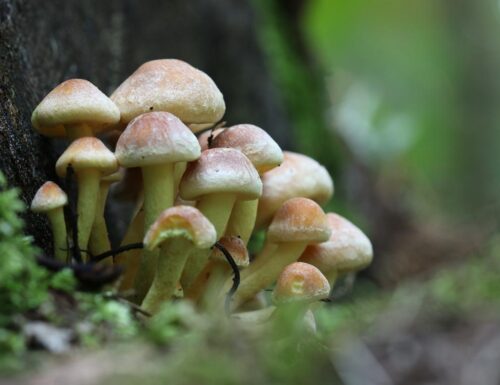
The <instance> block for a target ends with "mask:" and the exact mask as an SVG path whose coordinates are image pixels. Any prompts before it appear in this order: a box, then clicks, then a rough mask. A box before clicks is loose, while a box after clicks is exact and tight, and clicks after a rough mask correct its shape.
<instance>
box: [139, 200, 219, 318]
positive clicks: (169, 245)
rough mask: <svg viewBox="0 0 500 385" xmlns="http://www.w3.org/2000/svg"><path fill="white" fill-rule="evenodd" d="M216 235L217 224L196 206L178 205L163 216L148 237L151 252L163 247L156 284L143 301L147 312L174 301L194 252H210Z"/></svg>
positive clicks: (156, 222)
mask: <svg viewBox="0 0 500 385" xmlns="http://www.w3.org/2000/svg"><path fill="white" fill-rule="evenodd" d="M215 235H216V233H215V229H214V227H213V225H212V224H211V223H210V222H209V221H208V219H207V218H205V217H204V216H203V214H202V213H201V212H200V211H199V210H197V209H195V208H194V207H190V206H176V207H171V208H169V209H167V210H165V211H163V212H162V213H161V215H160V216H159V217H158V219H157V220H156V221H155V222H154V223H153V225H152V226H151V228H150V229H149V230H148V232H147V233H146V236H145V237H144V246H145V247H146V248H147V249H148V250H154V249H155V248H157V247H159V248H161V252H160V257H159V258H158V266H157V268H156V274H155V276H154V280H153V283H152V285H151V288H150V289H149V291H148V293H147V295H146V297H145V298H144V301H143V302H142V308H143V309H144V310H146V311H148V312H150V313H151V314H155V313H156V312H157V311H158V309H159V308H160V306H161V304H162V303H163V302H165V301H168V300H170V299H171V297H172V296H173V295H174V293H175V291H176V288H177V283H178V281H179V278H180V276H181V273H182V269H183V268H184V264H185V263H186V260H187V258H188V255H189V253H190V251H191V250H193V249H210V247H212V246H213V244H214V243H215Z"/></svg>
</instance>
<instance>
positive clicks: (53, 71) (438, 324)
mask: <svg viewBox="0 0 500 385" xmlns="http://www.w3.org/2000/svg"><path fill="white" fill-rule="evenodd" d="M0 37H1V38H0V52H1V53H2V55H0V128H1V131H0V134H1V135H0V148H1V149H2V154H1V156H0V169H1V170H2V171H3V172H4V173H5V174H6V176H7V178H8V180H9V183H10V184H11V185H13V186H16V187H19V188H20V189H21V191H22V198H23V200H24V201H25V202H26V203H28V202H29V201H30V200H31V198H32V197H33V195H34V192H35V191H36V189H37V188H38V186H40V185H41V184H42V182H43V181H44V180H47V179H55V178H56V176H55V175H54V170H53V164H54V163H55V160H56V159H57V157H58V155H59V154H60V153H61V152H62V149H63V148H64V145H65V144H64V143H57V142H54V141H52V140H48V139H45V138H42V137H40V136H39V135H37V134H35V133H34V132H33V130H32V128H31V124H30V115H31V111H32V110H33V108H34V107H35V106H36V105H37V104H38V102H39V101H40V100H41V98H42V97H43V96H44V95H45V94H47V92H49V91H50V90H51V89H52V88H53V87H54V86H56V85H57V84H58V83H60V82H62V81H63V80H65V79H68V78H71V77H81V78H86V79H89V80H90V81H92V82H93V83H94V84H96V85H97V86H98V87H99V88H100V89H102V90H103V91H105V92H107V93H108V94H110V93H111V92H112V91H113V90H114V89H115V88H116V87H117V86H118V85H119V84H120V83H121V82H122V81H123V80H124V79H125V78H126V77H127V76H129V75H130V74H131V73H132V72H133V71H134V70H135V69H136V68H137V67H138V66H139V65H141V64H142V63H143V62H145V61H147V60H151V59H157V58H179V59H183V60H185V61H187V62H189V63H191V64H192V65H194V66H195V67H198V68H200V69H202V70H204V71H205V72H207V73H208V74H209V75H210V76H211V77H212V78H213V79H214V80H215V82H216V83H217V85H218V86H219V87H220V89H221V91H222V92H223V94H224V97H225V100H226V104H227V108H228V109H227V114H226V116H225V120H226V121H227V123H228V124H230V125H232V124H237V123H254V124H257V125H259V126H261V127H262V128H264V129H265V130H267V131H268V132H269V133H271V135H272V136H273V137H274V138H275V139H276V140H277V141H278V142H279V143H280V145H281V146H282V147H283V148H284V149H287V150H293V151H298V152H302V153H305V154H307V155H309V156H311V157H313V158H315V159H317V160H318V161H319V162H320V163H322V164H324V165H325V166H326V167H327V168H328V170H329V172H330V173H331V175H332V177H333V179H334V181H335V189H336V191H335V196H334V198H333V199H332V201H331V202H330V203H329V204H328V206H327V210H329V211H336V212H338V213H340V214H342V215H344V216H346V217H347V218H349V219H351V220H352V221H353V222H354V223H355V224H357V225H358V226H359V227H361V228H362V229H363V230H364V231H365V232H366V233H367V234H368V236H369V237H370V239H371V240H372V242H373V245H374V251H375V257H374V261H373V264H372V266H371V267H370V268H369V269H367V270H366V271H365V272H363V273H362V274H361V275H360V276H359V277H358V280H357V282H356V285H355V288H354V291H353V292H352V293H351V294H349V295H347V296H345V297H343V298H342V299H339V300H338V301H337V302H336V303H334V304H333V305H332V307H331V308H330V307H327V308H326V310H325V311H324V312H321V313H320V314H319V316H318V321H319V324H320V326H321V327H323V328H324V330H330V331H331V330H337V329H336V328H343V327H345V325H346V324H356V325H357V326H356V327H359V329H360V330H361V332H360V334H359V336H358V335H356V336H354V335H353V334H352V333H353V330H349V331H348V333H347V334H348V335H350V336H351V337H350V338H347V342H345V345H344V346H346V347H347V348H346V349H345V350H343V351H342V352H341V354H337V353H336V354H335V357H334V358H332V362H334V366H335V371H336V373H337V374H338V373H340V377H339V378H340V379H341V380H342V381H343V383H348V384H368V383H376V384H386V383H402V384H413V383H427V384H437V383H440V384H441V383H450V384H459V383H460V384H462V383H463V384H471V383H476V384H481V385H488V384H497V383H500V373H499V369H498V368H497V366H498V365H497V364H498V362H499V360H500V328H499V326H498V325H499V320H500V311H499V310H500V307H499V302H500V301H499V299H500V278H499V277H500V275H499V274H500V247H499V245H500V238H498V236H497V233H498V218H499V214H500V200H499V196H500V167H499V166H500V108H498V106H499V105H500V76H499V74H500V2H499V1H498V0H482V1H474V0H419V1H398V0H380V1H367V0H349V1H345V0H245V1H243V0H242V1H231V0H190V1H185V0H171V1H160V0H144V1H140V2H139V1H132V0H123V1H119V0H111V1H107V2H103V1H98V0H89V1H85V2H81V1H76V0H70V1H62V0H57V1H51V2H46V3H44V5H43V7H42V6H40V5H39V4H37V3H35V2H28V1H23V0H0ZM107 215H108V216H109V218H110V220H112V221H113V224H114V226H113V229H114V230H116V234H114V236H115V238H116V239H119V236H120V234H121V233H122V232H123V230H124V228H125V226H126V223H127V219H128V218H127V217H126V215H125V216H124V215H123V206H118V207H117V206H111V207H109V208H108V213H107ZM25 219H26V225H27V231H28V233H30V234H31V235H33V236H34V239H35V240H36V243H37V245H39V246H40V247H41V248H42V249H43V250H45V251H46V252H47V253H50V247H51V246H50V244H51V238H50V234H49V233H48V230H47V229H48V226H47V222H46V221H45V219H43V218H42V217H41V216H37V215H33V214H31V213H27V214H26V218H25ZM366 325H369V326H366ZM363 326H366V328H364V327H363ZM193 357H194V356H193ZM188 362H189V361H188ZM321 370H322V369H321ZM321 370H320V372H321ZM320 374H321V373H320ZM214 375H215V374H214Z"/></svg>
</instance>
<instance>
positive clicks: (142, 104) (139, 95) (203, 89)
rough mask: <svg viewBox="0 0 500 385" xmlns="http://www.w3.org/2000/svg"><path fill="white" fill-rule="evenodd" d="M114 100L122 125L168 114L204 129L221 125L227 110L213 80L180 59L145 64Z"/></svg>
mask: <svg viewBox="0 0 500 385" xmlns="http://www.w3.org/2000/svg"><path fill="white" fill-rule="evenodd" d="M111 100H113V101H114V102H115V103H116V105H117V106H118V108H119V109H120V112H121V120H122V123H128V122H130V121H131V120H132V119H133V118H135V117H136V116H138V115H140V114H142V113H144V112H148V111H167V112H171V113H172V114H174V115H176V116H177V117H179V119H181V120H182V121H183V122H184V123H185V124H194V125H193V127H204V126H205V124H214V123H216V122H218V121H219V120H220V119H221V118H222V116H223V115H224V112H225V110H226V105H225V103H224V98H223V96H222V93H221V92H220V91H219V89H218V88H217V86H216V85H215V83H214V82H213V80H212V79H211V78H210V77H209V76H208V75H207V74H205V73H204V72H202V71H200V70H198V69H196V68H194V67H193V66H191V65H189V64H188V63H186V62H183V61H181V60H176V59H161V60H152V61H149V62H147V63H144V64H143V65H141V66H140V67H139V68H138V69H137V70H136V71H135V72H134V73H133V74H132V75H130V77H129V78H128V79H126V80H125V81H124V82H123V83H122V84H121V85H120V86H119V87H118V88H117V89H116V90H115V92H113V94H112V95H111ZM195 129H196V128H195ZM195 132H196V131H195Z"/></svg>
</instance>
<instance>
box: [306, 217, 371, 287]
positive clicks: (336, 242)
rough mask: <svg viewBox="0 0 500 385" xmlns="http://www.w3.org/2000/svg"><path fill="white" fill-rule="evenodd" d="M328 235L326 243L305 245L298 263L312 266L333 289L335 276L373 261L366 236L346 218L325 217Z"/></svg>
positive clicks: (342, 274)
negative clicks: (330, 232)
mask: <svg viewBox="0 0 500 385" xmlns="http://www.w3.org/2000/svg"><path fill="white" fill-rule="evenodd" d="M326 217H327V220H328V224H329V226H330V229H331V230H332V234H331V235H330V238H329V239H328V241H326V242H323V243H319V244H315V245H309V246H307V248H306V249H305V251H304V252H303V253H302V255H301V257H300V261H302V262H306V263H309V264H311V265H314V266H316V267H317V268H318V269H320V270H321V272H322V273H323V274H324V275H325V276H326V277H327V278H328V281H329V282H330V285H332V286H333V283H334V281H335V279H336V278H337V275H340V276H346V275H348V274H355V273H356V272H357V271H359V270H361V269H364V268H365V267H367V266H368V265H369V264H370V263H371V261H372V259H373V248H372V244H371V242H370V240H369V239H368V237H367V236H366V235H365V234H364V233H363V232H362V231H361V230H360V229H359V228H358V227H356V226H355V225H354V224H352V223H351V222H350V221H348V220H347V219H346V218H344V217H342V216H340V215H338V214H335V213H328V214H326Z"/></svg>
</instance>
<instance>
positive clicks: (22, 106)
mask: <svg viewBox="0 0 500 385" xmlns="http://www.w3.org/2000/svg"><path fill="white" fill-rule="evenodd" d="M257 23H258V20H257V19H256V17H255V15H254V12H253V9H252V7H251V4H250V2H247V1H230V0H190V1H185V0H170V1H159V0H157V1H155V0H143V1H132V0H128V1H117V0H111V1H98V0H88V1H77V0H70V1H64V0H56V1H49V2H43V3H41V2H37V1H24V0H0V149H1V154H0V169H1V170H2V171H3V172H4V173H5V175H6V177H7V179H8V181H9V183H10V184H11V185H12V186H17V187H19V188H20V190H21V193H22V194H21V195H22V199H23V200H24V201H25V202H26V203H27V204H29V202H30V201H31V199H32V197H33V195H34V193H35V192H36V190H37V189H38V187H39V186H40V185H41V184H42V183H43V182H44V181H46V180H57V177H56V176H55V173H54V164H55V161H56V159H57V157H58V156H59V154H60V153H61V152H62V151H63V149H64V146H65V143H63V142H60V143H57V142H56V141H54V140H51V139H47V138H44V137H41V136H40V135H38V134H37V133H35V132H34V131H33V129H32V127H31V122H30V117H31V112H32V110H33V109H34V107H35V106H36V105H37V104H38V102H39V101H40V100H41V99H42V98H43V96H44V95H46V94H47V93H48V92H49V91H50V90H51V89H52V88H53V87H55V86H56V85H57V84H59V83H60V82H62V81H63V80H65V79H69V78H74V77H78V78H85V79H88V80H90V81H91V82H93V83H94V84H95V85H97V86H98V87H99V88H100V89H101V90H102V91H103V92H106V93H108V94H109V93H111V92H112V91H113V90H114V89H115V88H116V86H117V85H118V84H120V83H121V82H122V81H123V80H124V79H125V78H126V77H127V76H128V75H129V74H130V73H132V72H133V71H134V70H135V69H136V68H137V67H138V66H139V65H140V64H142V63H143V62H145V61H147V60H151V59H157V58H168V57H173V58H179V59H183V60H186V61H188V62H189V63H191V64H192V65H194V66H195V67H198V68H200V69H202V70H204V71H206V72H207V73H208V74H209V75H210V76H211V77H212V78H213V79H214V80H215V82H216V83H217V84H218V86H219V88H220V89H221V91H222V92H223V94H224V96H225V99H226V104H227V108H228V110H227V114H226V117H225V119H226V120H227V121H228V123H229V124H234V123H241V122H252V123H255V124H257V125H260V126H262V127H264V128H266V129H267V130H268V131H269V132H270V133H271V134H272V135H273V136H274V137H276V138H277V140H278V141H279V142H280V143H281V144H282V145H284V146H287V144H288V140H287V134H286V128H287V117H286V114H285V112H284V108H283V106H282V105H281V102H280V99H279V97H278V92H277V90H276V88H275V86H274V85H273V82H272V79H271V76H270V73H269V69H268V68H267V65H266V60H265V57H264V54H263V53H262V51H261V49H260V46H259V43H258V36H257V28H258V26H257ZM25 219H26V223H27V232H28V233H29V234H32V235H33V236H34V238H35V240H36V243H37V244H38V245H39V246H41V247H42V248H43V249H44V250H45V251H46V252H47V253H50V248H51V246H50V244H51V235H50V232H49V231H48V224H47V222H46V220H45V218H43V216H40V215H34V214H31V213H29V212H27V213H26V218H25Z"/></svg>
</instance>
